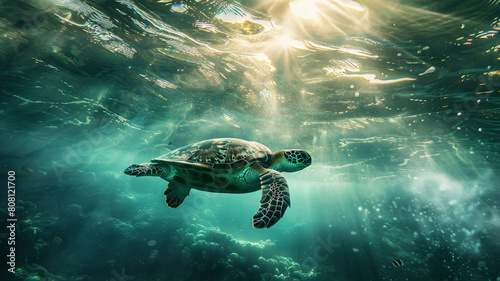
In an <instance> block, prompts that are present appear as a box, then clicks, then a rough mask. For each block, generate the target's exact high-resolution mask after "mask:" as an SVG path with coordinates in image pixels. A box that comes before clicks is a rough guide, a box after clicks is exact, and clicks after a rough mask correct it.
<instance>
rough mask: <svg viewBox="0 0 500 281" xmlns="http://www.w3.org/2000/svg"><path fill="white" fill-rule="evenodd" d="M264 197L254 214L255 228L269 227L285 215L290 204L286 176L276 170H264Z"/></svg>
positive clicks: (262, 177) (262, 179)
mask: <svg viewBox="0 0 500 281" xmlns="http://www.w3.org/2000/svg"><path fill="white" fill-rule="evenodd" d="M260 184H261V188H262V197H261V199H260V208H259V209H258V210H257V212H256V213H255V215H253V227H254V228H269V227H271V226H273V225H274V224H275V223H277V222H278V220H279V219H281V218H282V217H283V215H285V211H286V208H288V206H290V193H289V192H288V183H287V182H286V180H285V177H284V176H283V175H282V174H281V173H279V172H277V171H275V170H264V171H263V173H261V175H260Z"/></svg>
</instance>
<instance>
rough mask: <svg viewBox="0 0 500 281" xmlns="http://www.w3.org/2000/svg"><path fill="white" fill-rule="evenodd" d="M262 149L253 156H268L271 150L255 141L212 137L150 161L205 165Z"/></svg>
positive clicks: (241, 158) (228, 162) (248, 154)
mask: <svg viewBox="0 0 500 281" xmlns="http://www.w3.org/2000/svg"><path fill="white" fill-rule="evenodd" d="M259 151H262V152H264V154H262V153H259V154H257V155H255V156H259V155H261V156H265V154H267V155H268V156H269V155H270V154H271V150H269V148H267V147H265V146H264V145H262V144H260V143H257V142H249V141H244V140H240V139H212V140H205V141H201V142H197V143H195V144H191V145H187V146H184V147H181V148H179V149H176V150H174V151H172V152H170V153H167V154H165V155H163V156H161V157H158V158H155V159H153V160H152V161H153V162H156V163H159V162H162V161H165V162H176V161H178V162H182V163H186V164H187V163H202V164H207V165H214V164H224V163H225V164H232V163H235V162H238V161H239V160H243V159H246V158H247V157H249V156H252V155H254V154H255V153H256V152H259Z"/></svg>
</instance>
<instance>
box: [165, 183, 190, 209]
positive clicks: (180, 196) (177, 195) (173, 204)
mask: <svg viewBox="0 0 500 281" xmlns="http://www.w3.org/2000/svg"><path fill="white" fill-rule="evenodd" d="M190 190H191V188H189V187H187V186H184V185H180V184H176V183H171V182H169V183H168V185H167V189H165V192H163V195H165V202H167V205H168V207H170V208H177V207H179V206H180V205H181V204H182V202H184V199H185V198H186V196H188V195H189V191H190Z"/></svg>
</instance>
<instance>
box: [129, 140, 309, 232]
mask: <svg viewBox="0 0 500 281" xmlns="http://www.w3.org/2000/svg"><path fill="white" fill-rule="evenodd" d="M311 161H312V159H311V156H310V155H309V153H307V152H306V151H304V150H280V151H278V152H276V153H272V152H271V150H269V148H267V147H266V146H264V145H262V144H260V143H257V142H251V141H245V140H240V139H230V138H226V139H211V140H205V141H201V142H197V143H195V144H191V145H187V146H184V147H181V148H179V149H176V150H174V151H171V152H170V153H167V154H165V155H163V156H160V157H158V158H155V159H153V160H151V162H153V164H151V163H144V164H139V165H132V166H130V167H128V168H127V169H126V170H125V174H127V175H131V176H138V177H140V176H156V177H161V178H162V179H164V180H166V181H168V182H169V183H168V185H167V189H166V190H165V192H164V195H165V198H166V202H167V205H168V206H169V207H170V208H177V207H178V206H179V205H180V204H182V202H183V201H184V199H185V198H186V196H188V195H189V192H190V190H191V188H194V189H197V190H202V191H208V192H222V193H247V192H253V191H257V190H262V197H261V200H260V208H259V209H258V210H257V212H256V213H255V215H254V216H253V226H254V227H255V228H269V227H271V226H273V225H274V224H275V223H276V222H277V221H278V220H279V219H281V218H282V217H283V215H284V214H285V211H286V209H287V207H288V206H290V194H289V192H288V183H287V182H286V180H285V177H284V176H283V175H282V174H281V173H280V172H282V171H283V172H295V171H300V170H302V169H304V168H306V167H308V166H309V165H311Z"/></svg>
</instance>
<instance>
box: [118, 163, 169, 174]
mask: <svg viewBox="0 0 500 281" xmlns="http://www.w3.org/2000/svg"><path fill="white" fill-rule="evenodd" d="M124 173H125V174H127V175H131V176H136V177H142V176H153V177H155V176H156V177H159V176H161V175H162V174H163V168H162V167H161V165H158V164H150V163H144V164H138V165H135V164H134V165H132V166H130V167H128V168H127V169H125V171H124Z"/></svg>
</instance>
